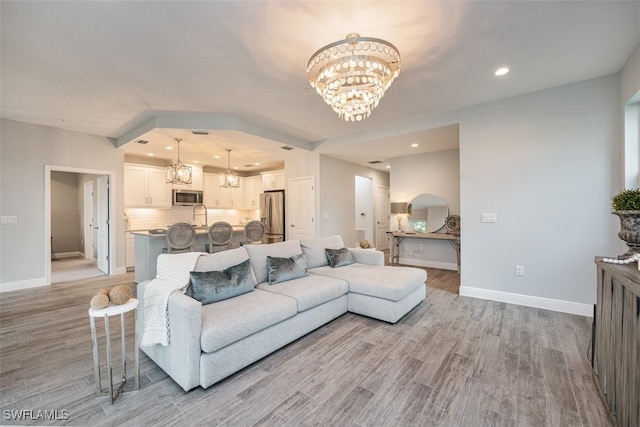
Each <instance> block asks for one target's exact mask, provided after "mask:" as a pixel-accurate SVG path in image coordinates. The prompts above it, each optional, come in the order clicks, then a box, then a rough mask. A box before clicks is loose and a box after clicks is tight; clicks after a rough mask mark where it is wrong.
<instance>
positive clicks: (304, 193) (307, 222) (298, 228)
mask: <svg viewBox="0 0 640 427" xmlns="http://www.w3.org/2000/svg"><path fill="white" fill-rule="evenodd" d="M288 193H289V194H288V198H289V201H288V203H287V204H288V205H289V232H288V233H287V240H289V239H303V238H305V237H315V236H316V224H315V212H316V195H315V186H314V179H313V177H312V176H309V177H304V178H293V179H291V180H290V181H289V192H288Z"/></svg>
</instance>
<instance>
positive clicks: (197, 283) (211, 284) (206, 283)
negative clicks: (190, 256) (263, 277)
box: [187, 259, 255, 305]
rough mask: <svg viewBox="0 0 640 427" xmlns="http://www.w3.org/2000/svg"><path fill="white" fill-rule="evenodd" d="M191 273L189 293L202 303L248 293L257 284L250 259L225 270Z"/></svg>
mask: <svg viewBox="0 0 640 427" xmlns="http://www.w3.org/2000/svg"><path fill="white" fill-rule="evenodd" d="M189 275H190V276H191V285H189V289H188V290H187V295H189V296H191V297H192V298H193V299H196V300H198V301H200V302H201V303H202V305H206V304H211V303H212V302H218V301H222V300H225V299H229V298H233V297H235V296H238V295H242V294H246V293H247V292H251V291H253V289H254V286H255V283H254V282H253V277H252V275H251V262H250V261H249V260H248V259H247V260H246V261H244V262H241V263H240V264H238V265H234V266H232V267H229V268H227V269H226V270H224V271H192V272H190V273H189Z"/></svg>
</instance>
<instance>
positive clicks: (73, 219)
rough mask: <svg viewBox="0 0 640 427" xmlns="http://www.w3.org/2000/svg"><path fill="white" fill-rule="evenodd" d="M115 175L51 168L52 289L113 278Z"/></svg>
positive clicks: (49, 270)
mask: <svg viewBox="0 0 640 427" xmlns="http://www.w3.org/2000/svg"><path fill="white" fill-rule="evenodd" d="M113 175H114V174H113V172H109V171H98V170H88V169H79V168H66V167H56V166H48V165H47V166H46V171H45V199H46V200H45V236H46V237H45V241H46V243H47V245H45V246H46V248H45V251H46V253H45V272H46V280H47V284H53V283H61V282H68V281H74V280H81V279H85V278H89V277H96V276H102V275H108V274H113V272H115V268H114V264H113V260H114V256H113V252H114V251H113V246H114V245H113V244H112V242H115V238H114V230H113V229H112V228H113V227H111V226H110V224H109V223H110V218H111V217H113V194H112V192H111V191H109V183H110V182H111V181H112V180H113Z"/></svg>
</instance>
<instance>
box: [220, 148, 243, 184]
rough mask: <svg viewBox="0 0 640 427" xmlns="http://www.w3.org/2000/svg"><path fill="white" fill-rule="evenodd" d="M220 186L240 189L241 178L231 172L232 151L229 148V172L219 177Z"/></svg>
mask: <svg viewBox="0 0 640 427" xmlns="http://www.w3.org/2000/svg"><path fill="white" fill-rule="evenodd" d="M218 184H220V187H222V188H240V177H239V176H238V174H237V173H235V172H234V171H232V170H231V150H230V149H228V148H227V170H226V171H224V172H223V173H221V174H220V175H218Z"/></svg>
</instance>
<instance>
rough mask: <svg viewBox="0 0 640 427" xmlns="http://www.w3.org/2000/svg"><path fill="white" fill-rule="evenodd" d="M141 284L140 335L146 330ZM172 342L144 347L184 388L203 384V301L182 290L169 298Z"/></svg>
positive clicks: (141, 287)
mask: <svg viewBox="0 0 640 427" xmlns="http://www.w3.org/2000/svg"><path fill="white" fill-rule="evenodd" d="M147 283H148V282H142V283H140V284H138V300H139V301H140V302H139V307H138V308H139V311H138V328H137V330H138V334H140V335H139V336H140V337H142V333H143V332H144V288H145V286H146V284H147ZM168 313H169V345H167V346H163V345H160V344H156V345H152V346H148V347H141V350H143V351H144V352H145V353H146V354H147V355H148V356H149V357H150V358H151V359H152V360H153V361H154V362H156V363H157V364H158V366H160V367H161V368H162V369H163V370H164V371H165V372H166V373H167V374H169V376H171V378H173V380H174V381H175V382H176V383H178V384H179V385H180V386H181V387H182V388H183V389H184V390H185V391H189V390H191V389H192V388H194V387H197V386H199V385H200V354H201V352H202V350H201V348H200V334H201V331H202V304H201V303H200V302H199V301H196V300H195V299H193V298H191V297H188V296H186V295H184V294H181V293H180V292H174V293H172V294H171V296H170V297H169V308H168Z"/></svg>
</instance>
